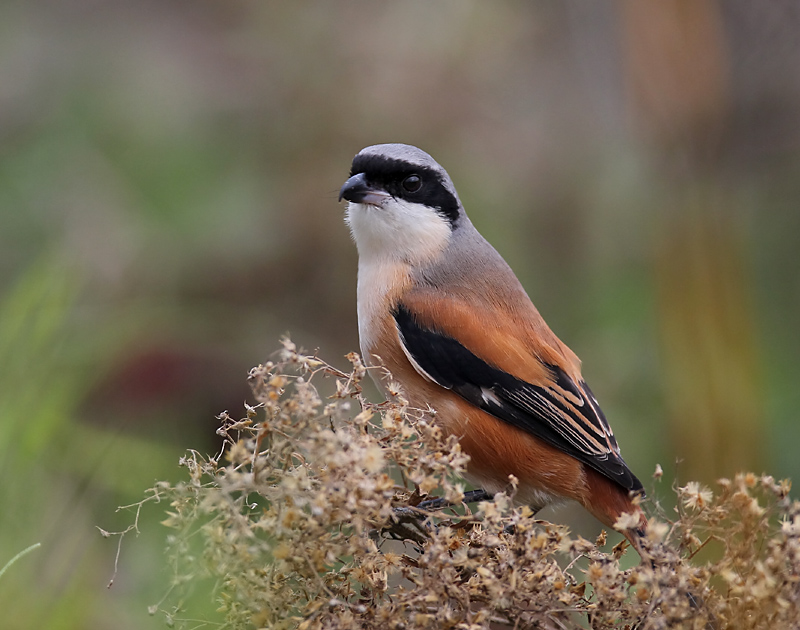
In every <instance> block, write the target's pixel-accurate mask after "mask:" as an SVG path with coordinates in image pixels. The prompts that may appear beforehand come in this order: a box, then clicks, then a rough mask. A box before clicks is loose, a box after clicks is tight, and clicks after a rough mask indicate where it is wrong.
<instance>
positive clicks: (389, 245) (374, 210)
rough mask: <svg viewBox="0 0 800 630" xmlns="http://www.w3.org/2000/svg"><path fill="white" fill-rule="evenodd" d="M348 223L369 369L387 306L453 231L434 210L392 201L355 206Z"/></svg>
mask: <svg viewBox="0 0 800 630" xmlns="http://www.w3.org/2000/svg"><path fill="white" fill-rule="evenodd" d="M346 221H347V224H348V225H349V226H350V231H351V232H352V234H353V239H354V240H355V242H356V247H357V248H358V334H359V338H360V340H361V352H362V354H363V355H364V357H365V359H366V361H367V363H368V364H369V363H371V362H372V360H371V355H372V352H374V349H375V348H376V343H377V339H378V336H379V335H380V331H381V330H382V321H383V319H384V318H385V316H386V314H387V312H388V307H387V303H388V302H389V301H391V300H392V299H393V296H394V295H397V293H398V292H399V291H402V289H403V287H404V286H406V285H407V283H408V282H409V278H410V274H411V270H412V269H413V268H415V267H419V266H422V265H425V264H426V263H429V262H432V261H433V260H435V259H436V258H437V257H438V256H439V255H441V253H442V252H443V251H444V250H445V248H446V247H447V245H448V243H449V242H450V236H451V230H450V224H449V223H448V222H447V220H446V219H444V218H443V217H441V216H440V215H439V214H438V213H436V212H435V211H433V210H431V209H430V208H426V207H425V206H422V205H420V204H414V203H408V202H405V201H402V200H397V199H394V198H387V199H386V201H385V202H384V204H383V205H382V206H373V205H369V204H362V203H352V202H351V203H350V205H349V206H348V208H347V217H346Z"/></svg>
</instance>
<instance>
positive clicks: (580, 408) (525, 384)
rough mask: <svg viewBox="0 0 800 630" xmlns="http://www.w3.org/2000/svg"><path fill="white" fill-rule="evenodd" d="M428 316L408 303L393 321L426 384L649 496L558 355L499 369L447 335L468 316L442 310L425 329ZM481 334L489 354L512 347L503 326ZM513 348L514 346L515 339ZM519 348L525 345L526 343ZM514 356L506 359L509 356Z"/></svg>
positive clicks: (594, 405) (595, 407)
mask: <svg viewBox="0 0 800 630" xmlns="http://www.w3.org/2000/svg"><path fill="white" fill-rule="evenodd" d="M423 311H424V309H415V305H414V304H413V302H410V303H409V302H404V303H400V304H398V305H397V306H396V307H395V309H394V312H393V315H394V320H395V323H396V326H397V330H398V333H399V336H400V341H401V344H402V346H403V350H404V351H405V353H406V356H407V357H408V358H409V360H410V362H411V363H412V365H413V366H414V368H415V369H416V370H417V372H419V373H420V374H421V375H422V376H423V377H424V378H426V379H428V380H430V381H433V382H435V383H437V384H438V385H440V386H441V387H444V388H446V389H449V390H452V391H453V392H455V393H457V394H458V395H459V396H461V397H462V398H464V399H465V400H467V401H468V402H470V403H472V404H473V405H475V406H476V407H479V408H480V409H482V410H483V411H485V412H487V413H489V414H491V415H493V416H495V417H496V418H499V419H500V420H502V421H504V422H507V423H509V424H511V425H513V426H515V427H517V428H519V429H522V430H523V431H526V432H528V433H530V434H532V435H534V436H536V437H537V438H539V439H542V440H544V441H545V442H547V443H549V444H551V445H552V446H555V447H556V448H558V449H560V450H562V451H563V452H565V453H568V454H569V455H571V456H573V457H575V458H576V459H578V460H579V461H581V462H583V463H585V464H587V465H588V466H591V467H592V468H594V469H595V470H597V471H598V472H600V473H602V474H603V475H605V476H606V477H608V478H609V479H611V480H612V481H614V482H616V483H618V484H619V485H620V486H622V487H623V488H625V489H627V490H630V491H634V492H641V491H642V484H641V482H640V481H639V480H638V479H637V478H636V477H635V476H634V475H633V473H632V472H631V471H630V469H629V468H628V467H627V465H626V464H625V462H624V461H623V459H622V457H621V456H620V454H619V446H618V445H617V441H616V439H615V438H614V434H613V432H612V431H611V427H610V426H609V424H608V421H607V420H606V418H605V416H604V415H603V412H602V411H601V410H600V407H599V405H598V404H597V400H596V399H595V397H594V395H593V394H592V392H591V390H590V389H589V386H588V385H587V384H586V383H585V382H584V381H583V379H582V378H580V375H579V373H578V377H577V378H574V377H573V376H570V375H569V374H568V373H567V371H566V370H565V369H563V368H562V367H561V366H559V365H558V364H557V363H556V361H555V360H553V357H554V354H553V353H552V352H550V353H549V354H550V357H551V358H550V360H549V361H548V360H547V359H543V358H542V357H539V356H536V355H535V353H530V352H525V351H524V350H523V351H522V353H521V354H520V352H518V350H519V348H516V349H515V352H514V353H513V355H514V358H512V359H511V360H510V362H511V363H513V362H515V361H519V357H520V356H523V357H524V359H523V360H524V361H525V362H536V364H535V365H525V366H520V368H521V369H519V370H516V369H514V366H513V365H502V366H501V365H498V364H497V363H501V362H500V361H492V360H491V359H490V358H486V359H484V358H482V357H481V356H479V354H478V353H480V350H481V349H480V348H477V347H475V348H468V347H466V346H465V345H464V344H462V343H461V341H459V340H457V339H456V338H455V337H456V335H455V334H454V333H453V332H451V331H448V330H446V329H447V328H448V325H447V324H448V323H449V324H450V326H449V327H450V328H451V329H452V330H458V329H459V324H461V325H462V328H463V322H458V321H451V322H446V321H444V322H443V319H446V318H447V312H449V313H451V314H452V316H453V317H454V318H455V319H458V313H459V312H462V313H463V312H464V311H463V310H460V309H458V308H453V309H451V310H450V311H447V312H445V311H440V312H439V313H438V314H437V317H436V321H437V325H435V326H434V325H432V324H430V323H427V322H426V320H429V319H430V317H426V314H425V313H424V312H423ZM537 316H538V314H537ZM441 323H444V324H445V325H443V326H442V325H440V324H441ZM543 325H544V324H543V322H542V326H543ZM472 328H473V329H474V326H472ZM548 333H549V329H548ZM550 334H552V333H550ZM482 335H485V337H486V344H483V343H481V344H480V345H481V346H483V347H487V348H491V347H495V346H492V339H491V336H492V335H503V339H502V340H497V341H498V344H499V343H500V341H502V344H506V345H507V344H508V343H509V338H508V335H507V334H505V333H504V332H503V329H502V326H499V327H495V326H491V325H487V326H486V327H485V330H483V331H482ZM459 337H462V338H468V337H469V336H465V335H459ZM473 339H474V336H473ZM511 341H512V343H513V339H512V340H511ZM475 345H478V344H477V343H476V344H475ZM518 345H519V346H525V345H526V344H525V343H524V340H520V342H519V344H518ZM473 350H475V351H473ZM489 354H491V353H489ZM510 354H511V353H508V352H506V353H505V354H503V355H502V356H509V355H510ZM541 354H548V353H541ZM504 368H505V369H504ZM573 371H574V370H573ZM515 372H516V373H518V374H528V375H535V376H536V378H535V379H530V378H529V379H526V380H523V379H522V378H518V377H517V376H515V375H514V373H515ZM531 381H533V382H531Z"/></svg>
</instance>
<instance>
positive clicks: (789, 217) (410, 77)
mask: <svg viewBox="0 0 800 630" xmlns="http://www.w3.org/2000/svg"><path fill="white" fill-rule="evenodd" d="M799 14H800V5H798V4H797V3H796V2H793V1H792V0H774V1H773V2H770V3H769V4H768V5H764V4H757V3H752V2H749V1H748V0H728V1H727V2H724V3H722V2H715V1H712V0H681V1H678V0H670V1H665V0H656V1H650V0H648V1H644V0H619V1H618V2H615V3H605V2H599V1H593V2H584V1H580V0H565V1H562V2H536V3H522V2H510V1H509V2H494V3H491V4H490V3H481V2H477V1H472V0H442V1H440V2H437V3H428V2H422V1H421V0H418V1H413V2H403V3H380V4H379V3H373V4H368V3H326V2H310V3H304V4H302V5H301V4H298V3H289V2H257V1H255V0H249V1H245V0H236V1H234V2H224V3H223V2H214V1H211V0H191V1H190V0H140V1H139V2H136V3H130V2H128V3H125V2H118V3H106V2H99V1H96V0H71V1H69V2H64V1H63V0H59V1H55V0H42V1H40V2H36V3H30V2H21V1H17V0H8V1H6V2H3V3H2V4H0V471H2V476H3V479H4V483H3V490H2V495H1V496H2V503H1V504H0V505H1V507H0V566H2V565H3V564H5V562H6V561H7V560H8V559H10V558H11V557H13V556H14V554H16V553H17V552H18V551H20V550H22V549H24V548H25V547H27V546H28V545H30V544H33V543H36V542H41V543H42V547H41V548H40V549H38V550H36V551H34V552H32V553H31V554H30V555H28V556H26V557H25V558H23V559H21V560H20V561H19V562H18V563H16V564H15V565H13V566H12V567H11V568H10V569H9V570H8V572H7V573H6V574H5V575H4V576H3V577H2V578H0V610H2V611H3V612H2V619H3V621H2V624H1V625H2V626H3V627H4V628H12V629H16V628H50V629H60V628H65V629H67V628H70V629H71V628H76V629H77V628H81V629H105V628H115V629H126V628H146V627H163V625H164V623H165V618H164V616H163V615H161V614H158V615H156V616H154V617H149V616H148V614H147V607H148V606H150V605H155V604H157V603H158V602H159V601H160V600H161V599H162V597H163V596H164V594H165V592H166V590H167V585H168V580H169V570H168V567H167V566H166V561H165V560H164V557H163V555H162V552H163V548H164V539H165V537H166V535H167V530H166V529H165V528H164V527H162V526H161V525H160V524H159V521H161V520H163V518H164V516H165V510H166V509H167V506H164V505H151V506H146V507H145V508H144V510H143V511H142V514H141V518H140V521H139V525H140V529H141V534H140V535H139V536H137V537H134V536H133V534H131V535H129V536H128V537H126V538H125V540H124V542H123V545H122V548H121V556H120V570H119V573H118V574H117V575H116V578H115V583H114V585H113V587H111V588H110V589H107V588H106V585H107V583H108V581H109V580H110V578H111V576H112V574H113V570H114V557H115V553H116V549H117V547H116V545H117V541H116V540H115V539H110V540H109V539H104V538H103V537H101V535H100V533H99V532H98V530H97V529H96V527H97V526H99V527H102V528H104V529H106V530H111V531H119V530H122V529H124V528H125V527H127V526H128V525H129V524H131V523H132V522H133V520H134V517H135V511H134V510H123V511H121V512H119V513H116V512H115V509H116V507H117V506H119V505H126V504H131V503H134V502H136V501H139V500H140V499H141V498H142V497H143V493H144V490H145V489H146V488H148V487H150V486H151V485H152V484H153V483H154V482H155V481H156V480H158V479H171V480H177V479H180V478H182V477H183V474H182V471H181V469H179V467H178V463H177V462H178V458H179V457H180V455H181V454H182V453H184V452H185V450H186V449H189V448H195V449H197V450H199V451H201V452H212V451H214V450H215V449H216V447H217V445H216V442H215V436H214V429H215V427H216V426H217V421H216V420H215V415H216V414H218V413H220V412H221V411H223V410H226V409H227V410H229V411H230V412H231V414H232V415H237V414H239V413H240V412H241V411H242V403H243V402H244V401H245V400H247V399H248V387H247V384H246V375H247V371H248V369H249V368H250V367H251V366H253V365H256V364H258V363H260V362H263V361H265V360H267V359H268V358H269V356H270V354H271V353H272V352H273V351H274V350H275V349H276V348H277V347H278V339H279V337H280V336H281V335H282V334H285V333H290V334H291V337H292V339H293V340H294V341H296V342H297V343H298V344H299V345H301V346H302V347H304V348H305V349H307V350H312V351H313V350H314V349H317V348H318V349H319V351H320V354H321V356H323V357H324V358H326V359H327V360H329V361H331V362H333V363H334V364H337V365H341V366H342V367H344V366H345V365H346V361H345V360H344V359H343V355H344V354H345V353H346V352H348V351H351V350H356V349H357V348H358V340H357V330H356V313H355V280H356V253H355V248H354V246H353V245H352V243H351V242H350V238H349V235H348V232H347V229H346V227H345V226H344V224H343V222H342V215H343V207H342V205H341V204H338V203H337V201H336V198H337V192H338V190H339V187H340V186H341V184H342V183H343V182H344V180H345V179H346V177H347V174H348V170H349V167H350V160H351V159H352V157H353V155H354V154H355V153H356V152H357V151H358V150H360V149H361V148H362V147H364V146H366V145H369V144H374V143H379V142H405V143H410V144H415V145H418V146H420V147H421V148H423V149H424V150H426V151H428V152H429V153H431V154H432V155H433V156H434V158H435V159H437V160H438V161H439V162H440V163H441V164H442V165H444V166H445V168H447V169H448V171H449V173H450V175H451V176H452V178H453V180H454V182H455V184H456V186H457V188H458V191H459V193H460V196H461V198H462V200H463V201H464V203H465V205H466V208H467V211H468V212H469V214H470V216H471V218H472V220H473V222H474V223H475V225H476V226H477V227H478V229H479V230H480V231H481V232H483V234H484V235H485V236H486V237H487V238H488V239H489V240H490V241H491V242H492V243H493V244H494V245H495V246H496V247H497V249H498V250H499V251H500V252H501V253H502V254H503V255H504V256H505V257H506V259H507V260H508V262H509V263H510V264H511V266H512V267H513V268H514V269H515V270H516V272H517V273H518V275H519V277H520V279H521V280H522V282H523V284H524V285H525V287H526V288H527V290H528V292H529V294H530V295H531V297H532V298H533V300H534V302H535V303H536V304H537V306H538V307H539V309H540V311H541V312H542V313H543V315H544V316H545V318H546V319H547V320H548V322H549V323H550V325H551V327H552V328H553V329H554V330H555V331H556V333H557V334H558V335H559V336H560V337H561V338H562V339H563V340H564V341H566V342H567V343H568V344H569V345H570V346H571V347H572V348H573V350H575V351H576V352H577V353H578V355H579V356H580V357H581V358H582V359H583V363H584V375H585V376H586V378H587V380H588V381H589V383H590V384H591V386H592V388H593V390H594V391H595V393H596V394H597V396H598V398H599V399H600V401H601V403H602V405H603V407H604V409H605V411H606V415H607V416H608V417H609V419H610V420H611V422H612V425H613V426H614V429H615V432H616V434H617V436H618V438H619V441H620V443H621V445H622V449H623V454H624V455H625V458H626V460H627V462H628V463H629V465H630V466H631V468H632V469H633V470H634V471H636V472H637V474H638V475H639V476H640V477H642V479H643V480H644V481H645V485H646V486H647V487H648V488H654V487H655V492H654V493H653V492H651V494H655V496H656V497H658V496H659V494H661V493H663V494H664V495H669V485H670V484H671V483H672V482H673V480H676V479H677V481H678V483H681V484H683V483H685V482H686V481H687V480H689V479H699V480H701V481H703V482H705V483H712V482H713V481H714V480H715V479H716V478H718V477H719V476H723V475H727V476H730V475H733V474H735V473H736V472H737V471H740V470H753V471H755V472H762V471H765V472H768V473H770V474H773V475H775V476H776V477H786V476H789V477H794V478H798V477H800V458H798V457H797V451H798V446H800V422H798V418H797V409H798V405H800V387H798V379H799V378H800V335H798V332H797V323H798V316H797V313H798V312H799V311H800V253H798V247H799V246H800V208H799V207H798V206H799V205H800V119H799V118H798V115H799V114H800V71H799V70H798V69H799V68H800V38H798V37H797V32H798V29H799V28H800V15H799ZM656 463H660V464H661V465H662V467H663V469H664V471H665V477H664V480H662V481H661V482H660V483H659V484H655V485H654V483H653V482H652V481H651V480H650V476H651V474H652V472H653V470H654V469H655V465H656ZM665 502H666V503H668V502H669V499H665ZM549 516H550V517H551V518H554V519H557V520H559V521H561V522H568V523H569V524H570V525H571V527H572V528H573V529H574V530H575V531H577V532H579V533H581V534H583V535H585V536H591V537H593V536H594V535H596V534H597V532H598V531H599V525H598V524H597V523H596V522H595V521H593V520H591V519H589V518H588V517H587V516H586V514H585V513H584V512H582V511H581V510H577V509H576V510H571V509H566V510H562V511H560V512H559V513H558V514H553V515H549ZM197 600H198V602H199V603H198V602H195V604H196V605H197V607H199V608H200V609H201V610H203V606H205V610H207V611H208V614H209V615H213V610H214V608H215V604H214V602H209V601H205V602H204V593H202V592H201V593H199V595H198V596H197ZM203 602H204V603H203ZM174 603H175V602H171V603H170V604H169V605H174ZM162 607H164V608H168V607H169V606H168V604H163V605H162ZM197 607H195V608H194V609H193V610H194V611H196V610H197Z"/></svg>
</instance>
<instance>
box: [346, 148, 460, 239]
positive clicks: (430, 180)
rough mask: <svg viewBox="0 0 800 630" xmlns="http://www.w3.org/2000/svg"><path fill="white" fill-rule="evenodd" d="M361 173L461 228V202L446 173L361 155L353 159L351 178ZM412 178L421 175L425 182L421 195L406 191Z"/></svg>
mask: <svg viewBox="0 0 800 630" xmlns="http://www.w3.org/2000/svg"><path fill="white" fill-rule="evenodd" d="M359 173H363V174H364V175H366V177H367V181H369V182H370V183H371V184H373V185H377V186H380V187H381V188H383V189H384V190H385V191H386V192H388V193H389V194H391V195H392V196H394V197H398V198H402V199H407V200H408V201H413V202H416V203H422V204H424V205H426V206H428V207H429V208H436V210H437V211H438V212H439V213H440V214H441V215H442V216H443V217H444V218H445V219H447V220H448V221H449V222H450V225H452V226H453V227H454V228H455V227H457V226H458V218H459V203H458V199H456V197H455V195H453V193H452V192H450V190H449V188H448V187H447V186H445V184H444V178H443V174H442V171H440V170H439V169H435V168H432V167H430V166H423V165H421V164H414V163H412V162H408V161H406V160H400V159H397V158H390V157H387V156H384V155H375V154H369V153H365V154H358V155H356V157H355V158H354V159H353V166H352V168H351V169H350V177H352V176H353V175H358V174H359ZM409 175H419V176H420V177H421V178H422V180H423V182H425V183H424V185H423V188H422V189H421V190H420V191H419V193H416V194H414V193H408V192H407V191H405V190H404V189H403V187H402V185H401V182H402V180H403V179H405V178H406V177H408V176H409Z"/></svg>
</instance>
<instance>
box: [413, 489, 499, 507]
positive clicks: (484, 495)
mask: <svg viewBox="0 0 800 630" xmlns="http://www.w3.org/2000/svg"><path fill="white" fill-rule="evenodd" d="M493 496H494V495H492V494H490V493H488V492H486V490H482V489H479V490H470V491H469V492H465V493H464V499H463V501H461V503H477V502H478V501H490V500H491V499H492V497H493ZM453 505H455V504H454V503H450V501H448V500H447V499H445V498H443V497H439V498H437V499H428V500H427V501H422V502H421V503H420V504H419V505H417V506H416V507H417V509H418V510H425V511H426V512H433V511H435V510H441V509H443V508H448V507H452V506H453Z"/></svg>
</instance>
